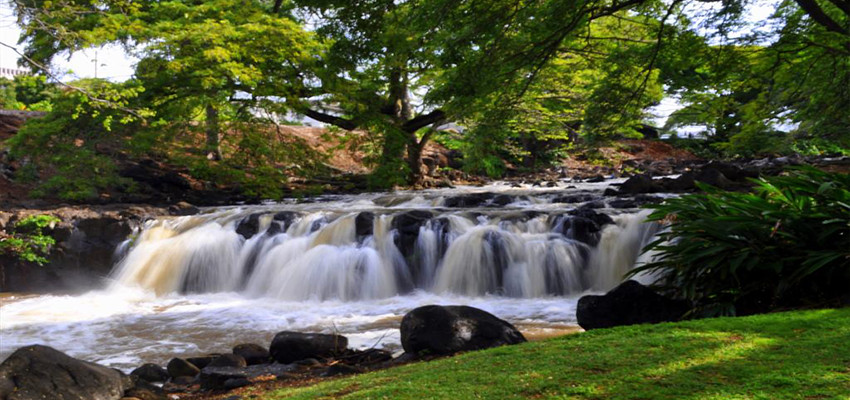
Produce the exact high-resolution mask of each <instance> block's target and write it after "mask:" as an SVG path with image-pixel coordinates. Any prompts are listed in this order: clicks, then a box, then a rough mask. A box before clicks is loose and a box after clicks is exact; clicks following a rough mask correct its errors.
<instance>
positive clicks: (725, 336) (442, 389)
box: [251, 308, 850, 400]
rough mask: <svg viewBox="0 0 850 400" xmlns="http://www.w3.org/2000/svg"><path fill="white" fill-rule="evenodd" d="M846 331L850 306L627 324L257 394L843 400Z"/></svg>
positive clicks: (848, 355) (848, 352)
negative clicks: (735, 316)
mask: <svg viewBox="0 0 850 400" xmlns="http://www.w3.org/2000/svg"><path fill="white" fill-rule="evenodd" d="M848 335H850V309H848V308H843V309H837V310H817V311H804V312H799V311H798V312H786V313H773V314H767V315H757V316H752V317H741V318H714V319H703V320H697V321H686V322H679V323H675V324H670V323H665V324H645V325H635V326H620V327H616V328H611V329H597V330H593V331H588V332H583V333H576V334H572V335H566V336H562V337H558V338H553V339H548V340H541V341H533V342H530V343H523V344H519V345H515V346H503V347H498V348H494V349H487V350H480V351H470V352H467V353H463V354H458V355H455V356H453V357H446V358H442V359H437V360H431V361H423V362H414V363H410V364H407V365H402V366H398V367H394V368H389V369H385V370H382V371H375V372H368V373H363V374H356V375H353V376H349V377H343V378H340V379H330V380H325V381H321V382H318V383H316V384H310V385H308V386H301V387H292V386H288V387H281V388H278V389H274V390H268V391H266V390H267V389H259V388H258V389H254V390H255V391H254V392H251V393H253V394H252V395H253V396H256V398H257V399H260V400H272V399H276V400H280V399H317V398H321V399H327V398H345V399H384V398H389V399H400V400H404V399H474V398H482V399H529V398H532V399H534V398H540V399H570V400H615V399H665V400H672V399H701V400H730V399H760V400H763V399H772V400H796V399H800V398H805V397H817V398H822V399H832V400H839V399H845V398H846V397H847V393H848V392H850V380H848V377H847V372H846V371H847V364H846V363H847V360H848V359H850V346H847V336H848ZM434 382H440V384H434Z"/></svg>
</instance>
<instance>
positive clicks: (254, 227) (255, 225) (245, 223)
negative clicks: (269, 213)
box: [236, 213, 262, 239]
mask: <svg viewBox="0 0 850 400" xmlns="http://www.w3.org/2000/svg"><path fill="white" fill-rule="evenodd" d="M261 215H262V214H260V213H255V214H251V215H249V216H247V217H245V218H243V219H242V220H241V221H239V223H238V224H236V233H238V234H240V235H242V237H244V238H245V239H250V238H251V237H253V236H254V235H256V234H257V233H258V232H259V231H260V216H261Z"/></svg>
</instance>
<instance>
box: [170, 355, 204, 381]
mask: <svg viewBox="0 0 850 400" xmlns="http://www.w3.org/2000/svg"><path fill="white" fill-rule="evenodd" d="M165 369H166V370H168V375H171V377H172V378H177V377H181V376H196V375H198V373H200V372H201V370H200V368H198V367H197V366H196V365H195V364H192V363H191V362H189V361H187V360H184V359H182V358H172V359H171V361H169V362H168V365H167V366H166V367H165Z"/></svg>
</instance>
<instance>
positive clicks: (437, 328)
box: [400, 305, 526, 355]
mask: <svg viewBox="0 0 850 400" xmlns="http://www.w3.org/2000/svg"><path fill="white" fill-rule="evenodd" d="M400 330H401V345H402V347H404V350H405V351H406V352H408V353H412V354H420V355H423V354H440V355H446V354H453V353H457V352H459V351H469V350H479V349H486V348H489V347H496V346H503V345H508V344H517V343H522V342H525V341H526V340H525V337H523V336H522V333H520V332H519V331H518V330H517V329H516V328H515V327H514V326H513V325H511V324H510V323H508V322H506V321H504V320H501V319H499V318H497V317H496V316H494V315H493V314H490V313H488V312H486V311H483V310H479V309H477V308H473V307H467V306H437V305H429V306H423V307H419V308H416V309H414V310H412V311H410V312H409V313H407V314H405V316H404V318H402V320H401V327H400Z"/></svg>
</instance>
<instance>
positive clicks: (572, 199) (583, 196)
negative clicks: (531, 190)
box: [552, 193, 599, 203]
mask: <svg viewBox="0 0 850 400" xmlns="http://www.w3.org/2000/svg"><path fill="white" fill-rule="evenodd" d="M598 199H599V197H598V196H596V195H594V194H592V193H577V194H571V195H567V196H560V197H555V198H553V199H552V203H584V202H587V201H595V200H598Z"/></svg>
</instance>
